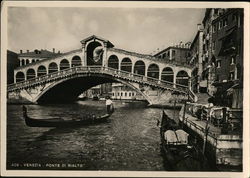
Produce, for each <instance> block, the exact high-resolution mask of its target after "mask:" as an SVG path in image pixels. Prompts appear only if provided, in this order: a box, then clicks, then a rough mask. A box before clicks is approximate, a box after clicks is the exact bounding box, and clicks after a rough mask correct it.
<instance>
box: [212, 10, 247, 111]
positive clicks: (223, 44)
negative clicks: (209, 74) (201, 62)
mask: <svg viewBox="0 0 250 178" xmlns="http://www.w3.org/2000/svg"><path fill="white" fill-rule="evenodd" d="M243 16H244V14H243V9H224V10H223V11H222V12H221V13H219V14H218V17H217V18H216V19H215V20H213V22H212V28H213V34H212V40H213V41H212V50H213V54H214V56H215V62H216V65H215V67H216V68H215V80H214V83H213V85H214V86H215V87H216V88H217V92H216V98H217V102H218V104H223V105H227V106H230V107H233V108H242V107H243V105H242V104H243V102H242V101H243V41H244V38H243V29H244V28H243Z"/></svg>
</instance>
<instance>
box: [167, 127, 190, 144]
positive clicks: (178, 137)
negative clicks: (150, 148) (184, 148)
mask: <svg viewBox="0 0 250 178" xmlns="http://www.w3.org/2000/svg"><path fill="white" fill-rule="evenodd" d="M188 136H189V134H188V133H187V132H185V131H184V130H181V129H179V130H176V131H174V130H167V131H166V132H165V133H164V139H165V140H166V143H167V144H173V145H184V144H185V145H186V144H188Z"/></svg>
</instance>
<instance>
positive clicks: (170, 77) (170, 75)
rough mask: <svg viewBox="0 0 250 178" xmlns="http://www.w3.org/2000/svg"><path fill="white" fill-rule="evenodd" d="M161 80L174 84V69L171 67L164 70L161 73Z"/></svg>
mask: <svg viewBox="0 0 250 178" xmlns="http://www.w3.org/2000/svg"><path fill="white" fill-rule="evenodd" d="M161 80H165V81H168V82H174V72H173V69H172V68H170V67H165V68H164V69H163V70H162V73H161Z"/></svg>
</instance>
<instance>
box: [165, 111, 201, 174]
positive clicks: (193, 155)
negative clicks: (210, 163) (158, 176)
mask: <svg viewBox="0 0 250 178" xmlns="http://www.w3.org/2000/svg"><path fill="white" fill-rule="evenodd" d="M160 137H161V151H162V154H163V157H164V162H165V164H166V165H167V167H168V169H170V170H177V171H196V170H203V169H204V165H205V159H204V157H203V155H202V153H201V152H200V151H199V150H198V149H197V148H196V147H195V145H192V144H191V140H190V139H189V134H188V133H186V132H185V131H184V130H182V129H181V127H180V126H179V125H178V124H177V123H176V122H175V121H174V120H173V119H171V118H169V117H168V115H167V114H166V113H165V112H164V111H163V112H162V118H161V126H160Z"/></svg>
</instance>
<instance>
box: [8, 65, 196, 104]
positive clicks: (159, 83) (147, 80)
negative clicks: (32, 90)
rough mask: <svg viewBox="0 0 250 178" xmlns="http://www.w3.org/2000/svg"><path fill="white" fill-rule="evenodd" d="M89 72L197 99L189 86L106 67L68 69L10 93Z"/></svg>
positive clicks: (19, 85)
mask: <svg viewBox="0 0 250 178" xmlns="http://www.w3.org/2000/svg"><path fill="white" fill-rule="evenodd" d="M89 72H91V73H95V72H96V73H106V74H110V75H113V76H116V77H123V78H126V79H129V80H133V81H136V82H143V83H148V84H150V85H153V86H156V87H162V88H173V90H178V91H182V92H185V93H189V95H190V97H191V98H192V99H194V98H195V97H196V95H195V94H194V93H193V92H190V91H189V88H188V86H185V85H180V84H175V83H172V82H168V81H164V80H159V79H156V78H152V77H146V76H144V75H140V74H135V73H131V72H127V71H123V70H117V69H114V68H110V67H104V66H75V67H72V68H67V69H64V70H60V71H56V72H53V73H49V74H46V75H42V76H38V77H36V78H32V79H28V80H25V81H21V82H17V83H14V84H10V85H8V91H10V90H14V89H16V88H23V87H26V86H30V85H34V84H36V83H41V82H47V81H50V80H53V79H55V78H58V77H64V76H67V75H72V74H75V73H89Z"/></svg>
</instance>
